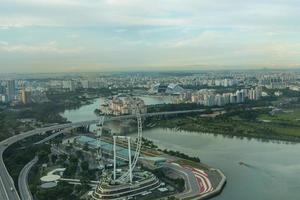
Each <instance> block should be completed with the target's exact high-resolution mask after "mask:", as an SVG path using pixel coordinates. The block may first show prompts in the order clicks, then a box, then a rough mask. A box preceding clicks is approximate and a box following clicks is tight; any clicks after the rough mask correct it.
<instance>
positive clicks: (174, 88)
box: [150, 83, 184, 94]
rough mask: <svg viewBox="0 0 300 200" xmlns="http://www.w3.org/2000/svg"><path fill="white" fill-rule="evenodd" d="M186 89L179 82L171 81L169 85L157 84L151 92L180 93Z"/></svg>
mask: <svg viewBox="0 0 300 200" xmlns="http://www.w3.org/2000/svg"><path fill="white" fill-rule="evenodd" d="M183 91H184V89H183V88H182V87H181V86H179V85H178V84H174V83H171V84H169V85H164V84H161V83H158V84H155V85H154V86H153V87H152V88H151V89H150V93H154V94H159V93H166V94H180V93H182V92H183Z"/></svg>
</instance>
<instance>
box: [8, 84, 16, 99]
mask: <svg viewBox="0 0 300 200" xmlns="http://www.w3.org/2000/svg"><path fill="white" fill-rule="evenodd" d="M6 94H7V100H8V101H12V100H14V99H15V96H16V83H15V80H8V81H7V82H6Z"/></svg>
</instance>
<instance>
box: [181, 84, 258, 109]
mask: <svg viewBox="0 0 300 200" xmlns="http://www.w3.org/2000/svg"><path fill="white" fill-rule="evenodd" d="M261 97H262V88H261V87H255V88H250V89H241V90H237V91H236V92H235V93H223V94H220V93H216V90H214V89H202V90H199V91H197V92H190V91H186V92H183V93H181V95H180V96H179V99H178V100H179V101H178V103H179V102H181V103H187V102H192V103H198V104H201V105H204V106H216V105H217V106H223V105H226V104H234V103H243V102H244V101H245V99H250V100H258V99H260V98H261Z"/></svg>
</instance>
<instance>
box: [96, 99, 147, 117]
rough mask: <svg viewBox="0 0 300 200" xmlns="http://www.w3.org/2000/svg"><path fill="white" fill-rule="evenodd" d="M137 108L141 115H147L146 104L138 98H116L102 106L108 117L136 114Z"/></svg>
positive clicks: (102, 110) (101, 108)
mask: <svg viewBox="0 0 300 200" xmlns="http://www.w3.org/2000/svg"><path fill="white" fill-rule="evenodd" d="M136 106H138V108H139V112H140V113H147V107H146V105H145V102H144V101H143V100H142V99H140V98H136V97H125V98H120V97H117V96H116V97H114V98H113V99H112V100H110V101H108V102H106V103H104V104H102V105H101V107H100V110H101V112H102V113H104V114H108V115H128V114H135V113H136Z"/></svg>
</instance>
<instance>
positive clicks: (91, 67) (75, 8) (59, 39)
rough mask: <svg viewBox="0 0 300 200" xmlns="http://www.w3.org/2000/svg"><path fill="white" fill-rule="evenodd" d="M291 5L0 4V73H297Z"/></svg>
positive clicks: (142, 0) (256, 1)
mask: <svg viewBox="0 0 300 200" xmlns="http://www.w3.org/2000/svg"><path fill="white" fill-rule="evenodd" d="M299 6H300V2H298V1H295V0H286V1H283V0H270V1H266V0H253V1H249V2H244V1H238V0H210V1H201V2H200V1H197V0H186V1H180V0H151V1H150V0H119V1H118V0H91V1H84V0H2V1H1V7H0V70H1V73H55V72H102V71H103V72H111V71H113V72H114V71H171V70H175V71H180V70H228V69H229V70H235V69H245V70H247V69H263V68H267V69H297V68H300V35H299V32H300V30H299V29H300V21H299V20H297V19H299V18H300V13H299V12H298V8H299Z"/></svg>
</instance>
